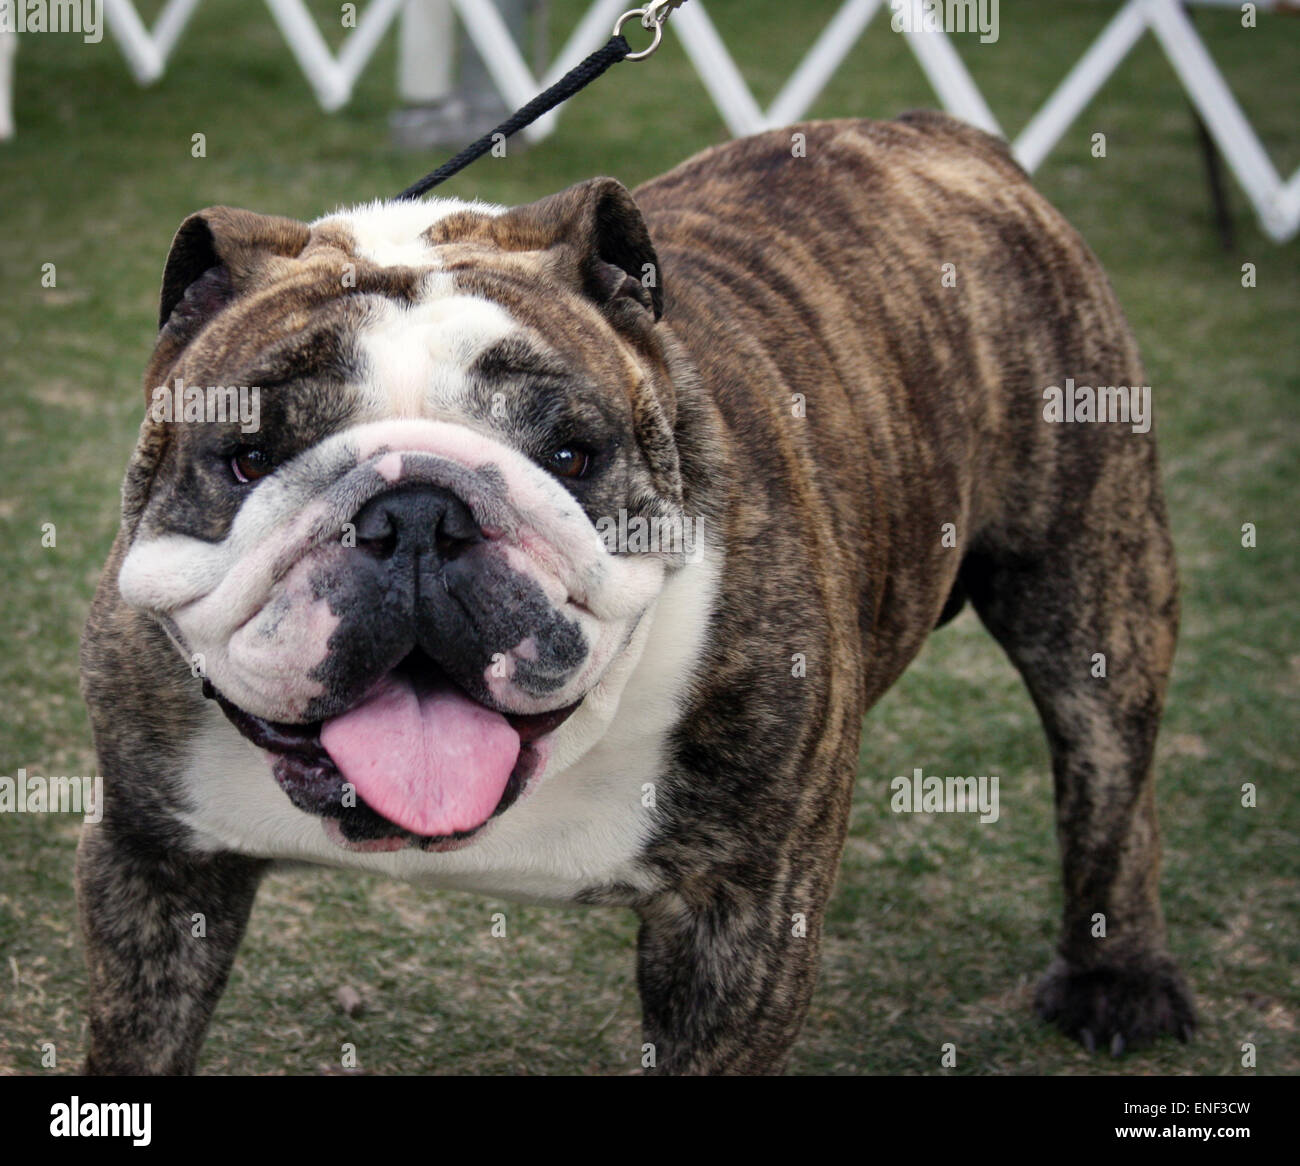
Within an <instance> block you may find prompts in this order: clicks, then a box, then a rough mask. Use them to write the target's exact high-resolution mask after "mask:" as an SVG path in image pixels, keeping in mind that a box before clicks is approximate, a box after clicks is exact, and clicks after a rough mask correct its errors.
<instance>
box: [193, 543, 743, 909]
mask: <svg viewBox="0 0 1300 1166" xmlns="http://www.w3.org/2000/svg"><path fill="white" fill-rule="evenodd" d="M719 555H720V552H719V551H716V550H715V549H714V548H711V547H710V548H709V549H708V550H707V551H706V553H705V554H704V555H703V557H702V558H701V560H700V561H699V562H697V563H692V564H688V565H687V566H686V567H684V568H682V570H681V571H679V572H678V573H677V574H676V575H675V576H674V577H673V578H672V579H670V580H669V582H668V583H667V585H666V586H665V587H664V590H663V593H662V595H661V596H660V599H659V601H658V603H657V604H656V606H655V608H654V609H653V611H652V612H650V613H648V614H647V615H646V617H645V619H643V620H642V622H641V625H640V627H638V629H637V631H636V634H635V635H634V636H633V638H632V642H631V644H630V645H629V647H628V650H627V652H626V653H625V654H624V656H623V657H621V658H620V659H619V660H617V661H616V662H615V663H614V665H613V666H612V667H611V668H610V670H609V672H608V673H607V675H606V676H605V678H604V679H603V680H602V681H601V683H600V684H599V685H598V686H597V687H596V689H594V690H593V691H592V692H591V693H590V694H589V695H588V697H587V699H586V700H585V701H584V703H583V706H582V708H580V709H579V710H578V712H576V713H575V714H574V715H573V716H572V717H571V718H570V719H569V720H568V721H567V722H565V724H564V725H562V726H561V727H560V729H559V730H558V731H557V732H556V734H555V748H554V751H553V753H552V756H551V760H550V762H549V764H548V767H547V770H546V773H545V774H544V775H543V776H542V778H541V781H540V782H539V784H538V785H537V787H536V788H535V789H534V790H532V791H531V792H530V793H529V794H527V795H526V796H525V797H524V798H522V799H521V800H520V801H519V802H517V803H516V804H515V805H514V806H512V807H511V808H510V809H509V810H507V811H506V812H505V813H504V814H502V815H501V816H500V817H499V818H496V819H494V820H493V821H492V822H490V823H489V824H488V826H486V827H485V828H484V830H483V832H482V834H481V835H480V836H479V837H478V838H476V839H475V840H474V841H473V842H472V843H471V844H470V845H468V846H466V847H464V848H462V849H460V850H455V851H449V852H446V853H442V854H426V853H423V852H422V851H418V850H399V851H392V852H381V853H367V852H356V851H348V850H344V849H342V848H340V847H339V846H337V845H335V844H334V843H333V842H331V841H330V840H329V839H328V838H327V837H326V836H325V832H324V827H323V824H322V820H321V819H320V818H317V817H315V816H313V815H311V814H306V813H303V812H302V811H301V810H298V809H296V808H295V807H294V806H293V804H292V803H291V802H290V801H289V799H288V797H287V796H286V795H285V794H284V793H283V791H282V790H281V789H280V787H279V786H278V785H277V784H276V782H275V779H274V777H272V775H271V772H270V768H269V766H268V765H267V763H266V761H265V759H264V755H263V753H262V751H261V750H260V749H258V748H257V747H256V746H254V745H252V744H250V743H249V742H248V741H246V740H244V738H242V737H241V736H240V735H239V734H238V733H237V732H236V731H235V729H234V727H233V726H232V725H230V723H229V722H228V721H226V719H225V718H224V717H223V716H222V715H221V713H220V712H219V711H218V710H217V709H216V707H215V706H212V705H210V706H209V711H208V713H207V719H206V723H205V724H204V727H203V728H202V730H201V731H200V732H199V733H198V735H197V736H196V737H195V739H194V741H193V745H192V748H191V753H190V761H189V765H188V767H187V769H186V771H185V773H184V775H183V778H184V783H185V788H186V791H187V793H188V795H189V797H190V799H191V800H192V804H193V806H194V809H193V811H192V812H191V813H189V814H187V815H185V817H184V820H185V822H186V823H187V824H188V825H189V826H191V827H192V828H193V829H194V830H195V831H196V832H197V834H198V837H199V842H200V844H201V845H204V846H206V847H208V848H210V849H212V850H221V849H226V850H233V851H236V852H238V853H241V854H249V855H256V856H259V857H265V858H273V859H282V860H298V861H306V862H315V863H323V864H325V865H328V866H336V867H343V868H348V869H354V870H369V871H375V872H377V873H383V874H387V875H390V876H392V877H395V878H400V879H404V880H406V881H408V882H414V883H419V884H422V885H427V886H433V887H440V888H446V889H450V890H467V891H476V892H479V893H482V894H489V895H496V896H500V897H503V898H508V899H516V900H520V901H525V902H542V903H565V902H571V901H572V900H573V899H574V897H575V896H576V895H577V894H578V893H579V892H581V891H583V890H586V889H589V888H595V887H600V886H603V885H606V884H609V883H626V884H629V885H631V886H634V887H637V888H638V889H641V890H650V889H653V884H652V874H651V872H650V871H649V870H648V869H647V868H645V867H644V866H642V865H641V864H640V862H639V856H640V854H641V851H642V848H643V846H644V844H645V841H646V838H647V835H648V832H649V828H650V825H651V821H652V817H651V815H652V811H651V810H649V809H647V808H646V804H645V803H646V802H647V801H648V800H649V798H648V797H647V790H648V789H650V790H653V791H654V793H655V796H660V797H661V796H663V792H664V791H663V790H662V789H655V787H656V783H658V782H659V781H660V779H661V778H662V775H663V765H664V761H665V759H666V757H667V753H668V745H669V736H670V734H671V732H672V730H673V728H674V727H675V726H676V724H677V722H678V721H679V719H680V717H681V714H682V710H683V707H684V703H685V698H686V694H687V692H688V690H689V686H690V683H691V678H692V676H693V675H694V673H695V670H696V668H697V667H698V665H699V660H700V654H701V652H702V650H703V648H704V645H705V643H706V641H707V638H708V628H709V617H710V614H711V612H712V610H713V605H714V602H715V598H716V594H717V580H718V576H719V572H720V567H721V564H720V563H719V561H718V556H719Z"/></svg>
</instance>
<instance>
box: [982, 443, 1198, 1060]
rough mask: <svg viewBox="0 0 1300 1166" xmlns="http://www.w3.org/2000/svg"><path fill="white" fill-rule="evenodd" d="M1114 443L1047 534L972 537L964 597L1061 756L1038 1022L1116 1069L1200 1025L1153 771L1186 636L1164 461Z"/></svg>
mask: <svg viewBox="0 0 1300 1166" xmlns="http://www.w3.org/2000/svg"><path fill="white" fill-rule="evenodd" d="M1116 440H1117V441H1119V442H1132V443H1134V444H1133V445H1130V446H1128V447H1126V448H1123V452H1115V451H1118V450H1119V449H1120V448H1122V447H1118V446H1116V445H1110V447H1109V448H1110V450H1111V451H1113V452H1112V453H1111V454H1110V456H1109V458H1108V459H1107V458H1100V459H1099V460H1100V461H1101V463H1102V464H1101V468H1100V470H1099V472H1097V473H1096V475H1095V478H1094V479H1093V480H1092V481H1091V482H1082V481H1080V482H1077V483H1076V484H1075V485H1076V488H1075V489H1071V490H1068V491H1064V492H1063V494H1062V497H1063V499H1064V500H1063V501H1060V502H1058V503H1057V513H1056V515H1055V517H1054V519H1053V521H1052V522H1051V523H1050V528H1049V529H1040V530H1039V531H1038V532H1037V533H1036V536H1035V537H1034V538H1033V539H1031V540H1026V539H1024V538H1023V537H1016V536H1014V535H1011V534H1010V533H1009V528H1008V529H1004V530H1002V531H1000V532H999V531H994V532H985V533H984V534H982V535H980V536H978V537H977V538H976V539H975V540H974V542H973V544H972V549H971V551H970V553H969V554H968V556H967V558H966V560H965V562H964V564H963V567H962V572H961V583H962V586H963V587H964V588H965V590H966V592H967V593H968V595H969V596H970V598H971V601H972V604H973V605H974V607H975V609H976V611H977V612H978V613H979V615H980V618H981V619H982V620H983V621H984V623H985V625H986V626H987V627H988V629H989V630H990V631H991V632H992V633H993V635H994V636H995V637H996V638H997V640H998V641H999V643H1001V645H1002V647H1003V648H1004V649H1005V650H1006V652H1007V654H1008V656H1010V658H1011V661H1012V663H1014V664H1015V666H1016V667H1017V668H1018V669H1019V671H1020V673H1021V675H1022V676H1023V677H1024V679H1025V682H1026V684H1027V685H1028V687H1029V691H1030V694H1031V695H1032V697H1033V700H1034V703H1035V705H1036V706H1037V708H1038V712H1039V714H1040V716H1041V717H1042V721H1043V726H1044V729H1045V730H1046V733H1047V739H1048V743H1049V745H1050V748H1051V754H1052V773H1053V778H1054V785H1055V793H1056V823H1057V834H1058V839H1059V842H1060V847H1061V856H1062V862H1063V866H1064V884H1065V886H1064V890H1065V911H1064V916H1065V918H1064V931H1063V934H1062V937H1061V942H1060V947H1059V951H1058V955H1057V958H1056V959H1055V960H1054V962H1053V963H1052V966H1051V968H1050V969H1049V970H1048V972H1047V975H1046V977H1045V979H1044V980H1043V981H1042V983H1041V984H1040V986H1039V989H1038V994H1037V998H1036V1004H1037V1008H1038V1011H1039V1013H1040V1014H1041V1015H1042V1016H1043V1017H1044V1018H1046V1019H1049V1020H1051V1021H1053V1022H1055V1023H1056V1024H1057V1025H1058V1026H1060V1028H1061V1029H1063V1030H1064V1031H1065V1032H1066V1033H1068V1034H1069V1035H1071V1036H1073V1037H1076V1038H1078V1039H1079V1040H1081V1041H1082V1042H1083V1043H1084V1045H1086V1046H1088V1047H1089V1048H1092V1047H1094V1046H1095V1045H1096V1044H1105V1045H1107V1046H1108V1047H1109V1048H1110V1049H1111V1051H1112V1052H1114V1053H1115V1054H1116V1055H1118V1054H1119V1052H1121V1051H1122V1050H1123V1049H1124V1048H1125V1047H1126V1046H1129V1045H1134V1044H1138V1043H1142V1042H1144V1041H1146V1040H1148V1039H1150V1038H1151V1037H1154V1036H1156V1035H1157V1034H1159V1033H1162V1032H1173V1033H1175V1034H1177V1035H1179V1036H1180V1037H1183V1038H1184V1039H1185V1038H1186V1037H1187V1035H1188V1034H1189V1033H1190V1031H1191V1029H1192V1027H1193V1025H1194V1023H1195V1013H1194V1009H1193V1005H1192V1000H1191V996H1190V994H1189V992H1188V990H1187V987H1186V986H1185V984H1184V982H1183V980H1182V977H1181V975H1180V974H1179V972H1178V969H1177V967H1176V966H1175V964H1174V962H1173V960H1172V959H1171V957H1170V956H1169V955H1168V953H1167V950H1166V947H1165V934H1164V922H1163V919H1162V916H1161V911H1160V903H1159V898H1158V888H1157V884H1158V879H1159V868H1160V844H1159V833H1158V829H1157V825H1156V810H1155V796H1154V792H1155V791H1154V778H1153V773H1152V757H1153V754H1154V751H1155V742H1156V732H1157V729H1158V727H1159V722H1160V714H1161V709H1162V706H1163V703H1164V696H1165V689H1166V685H1167V681H1168V677H1169V671H1170V667H1171V664H1172V661H1173V655H1174V641H1175V637H1176V634H1177V628H1178V590H1177V579H1176V572H1175V565H1174V556H1173V546H1172V542H1171V540H1170V536H1169V532H1168V528H1167V524H1166V520H1165V510H1164V503H1163V499H1162V496H1161V492H1160V486H1159V481H1158V476H1157V472H1156V466H1155V453H1154V447H1153V446H1152V445H1151V444H1150V443H1149V442H1146V441H1144V440H1143V439H1142V438H1141V437H1139V436H1138V435H1132V434H1123V435H1119V434H1116V435H1114V437H1110V436H1109V435H1108V436H1107V437H1106V438H1104V439H1102V440H1101V442H1099V444H1100V445H1102V446H1103V447H1104V446H1105V444H1106V443H1107V442H1112V441H1116ZM1139 443H1140V444H1139ZM1020 533H1021V535H1023V532H1020ZM999 543H1001V545H999ZM1012 543H1014V544H1016V549H1015V551H1014V552H1012V551H1008V550H1007V549H1006V548H1007V545H1008V544H1012Z"/></svg>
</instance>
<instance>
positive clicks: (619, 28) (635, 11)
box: [614, 8, 664, 61]
mask: <svg viewBox="0 0 1300 1166" xmlns="http://www.w3.org/2000/svg"><path fill="white" fill-rule="evenodd" d="M649 11H650V9H649V8H631V9H629V10H628V11H627V12H625V13H623V15H622V16H620V17H619V18H618V23H617V24H615V25H614V35H615V36H621V35H622V32H623V25H625V24H626V23H627V22H628V21H629V20H631V19H632V17H634V16H639V17H641V18H642V20H641V23H642V25H644V24H645V17H646V14H647V13H648V12H649ZM654 30H655V38H654V40H652V41H651V42H650V47H649V48H648V49H642V50H641V51H640V52H639V53H628V55H627V56H626V57H625V58H624V60H627V61H644V60H645V59H646V57H648V56H649V55H650V54H651V53H653V52H654V51H655V49H657V48H658V47H659V42H660V41H661V40H663V39H664V26H663V24H662V23H661V22H659V21H655V24H654Z"/></svg>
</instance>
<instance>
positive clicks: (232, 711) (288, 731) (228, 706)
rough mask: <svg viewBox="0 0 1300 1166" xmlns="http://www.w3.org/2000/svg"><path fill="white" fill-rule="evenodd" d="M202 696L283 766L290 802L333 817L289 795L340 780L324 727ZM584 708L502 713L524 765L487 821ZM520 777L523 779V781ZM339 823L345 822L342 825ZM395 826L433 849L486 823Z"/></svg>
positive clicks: (215, 695) (211, 690) (279, 773)
mask: <svg viewBox="0 0 1300 1166" xmlns="http://www.w3.org/2000/svg"><path fill="white" fill-rule="evenodd" d="M203 695H204V696H205V697H207V698H208V699H209V700H215V701H216V702H217V705H218V707H219V708H220V709H221V711H222V712H223V713H224V714H225V716H226V719H227V720H229V721H230V722H231V723H232V724H233V725H234V726H235V728H236V729H238V730H239V732H240V734H241V735H242V736H243V737H245V738H246V739H247V740H249V741H251V742H252V743H253V744H255V745H257V746H259V747H261V748H262V749H265V750H266V751H267V752H268V753H271V754H273V755H275V756H277V757H278V758H280V760H278V761H276V762H275V764H274V765H273V772H274V774H275V778H276V780H277V782H279V784H280V785H281V787H282V788H283V789H284V791H285V793H287V794H289V795H290V799H291V800H292V801H294V804H295V805H298V806H299V808H300V809H304V810H307V811H308V812H314V813H318V814H321V816H322V817H327V818H328V817H329V815H328V814H324V813H322V812H321V811H320V810H319V809H317V808H314V807H313V808H312V809H308V807H307V806H306V805H303V804H300V802H299V800H298V798H296V797H295V796H294V793H293V792H292V791H291V789H290V783H292V782H293V781H294V780H295V779H297V780H301V776H302V774H304V773H307V774H311V773H312V772H313V771H315V772H316V775H317V776H318V777H324V776H325V775H333V776H334V777H336V778H337V777H338V776H339V775H338V769H337V767H336V766H335V764H334V761H333V759H332V758H331V757H330V755H329V753H328V752H327V751H326V749H325V747H324V746H323V745H322V744H321V740H320V734H321V727H322V725H323V723H324V722H322V721H314V722H311V723H308V724H301V725H291V724H282V723H279V722H275V721H268V720H265V719H264V718H262V717H257V716H254V715H253V714H251V713H248V712H245V711H244V710H243V709H241V708H240V707H239V706H238V705H236V704H233V703H232V702H231V701H229V700H227V699H226V698H225V697H224V696H222V694H221V693H220V692H219V691H217V689H216V687H215V686H214V685H213V684H212V683H211V682H210V681H208V680H206V679H205V680H204V681H203ZM580 704H582V700H581V699H579V700H577V701H574V703H573V704H571V705H567V706H566V707H564V708H561V709H553V710H551V711H550V712H545V713H532V714H513V713H502V716H504V717H505V719H506V721H507V723H509V725H510V727H511V728H513V729H514V731H515V732H516V733H518V734H519V743H520V760H519V764H518V766H517V767H516V772H515V773H514V774H512V775H511V779H510V782H509V783H508V784H507V786H506V790H505V792H504V793H503V794H502V796H501V801H500V802H499V803H498V805H497V806H496V808H495V809H494V810H493V811H492V813H491V815H490V816H489V818H488V820H489V821H490V820H491V819H492V818H495V817H497V816H498V815H499V814H501V813H503V812H504V811H505V810H507V809H509V808H510V806H512V805H513V804H514V802H515V801H516V800H517V799H518V797H519V794H520V793H521V792H522V788H523V785H524V784H525V782H526V780H527V778H528V777H530V776H531V772H532V770H533V768H534V766H535V765H536V764H537V760H538V755H537V751H536V749H535V748H534V745H535V743H536V742H537V741H538V740H540V739H541V738H542V737H544V736H546V735H547V734H548V733H551V732H553V731H554V730H555V729H557V728H559V726H560V725H561V724H563V723H564V722H565V721H566V720H568V719H569V717H570V716H571V715H572V714H573V713H574V712H575V711H576V710H577V708H578V706H579V705H580ZM521 775H522V776H521ZM357 805H358V807H359V808H361V809H362V810H363V811H364V812H365V813H368V814H370V815H372V816H373V819H377V820H378V821H380V822H385V823H389V819H387V818H385V817H383V815H381V814H378V813H377V812H376V811H375V810H373V809H372V808H371V807H369V806H366V805H364V803H361V802H360V801H358V803H357ZM338 820H339V821H340V822H341V821H342V819H341V818H340V819H338ZM389 824H390V825H392V829H393V834H392V835H390V837H402V836H404V837H406V838H408V839H410V840H411V842H412V843H418V844H421V845H427V844H430V843H440V842H444V841H452V840H461V839H465V838H469V837H471V836H472V835H474V834H475V833H477V832H478V830H481V829H482V827H483V825H486V822H484V823H482V824H481V825H479V826H476V827H475V828H474V829H473V830H469V831H465V832H464V833H462V834H455V835H446V836H444V835H417V834H411V833H410V832H409V831H407V830H404V829H403V828H402V827H400V826H397V825H396V824H395V823H389Z"/></svg>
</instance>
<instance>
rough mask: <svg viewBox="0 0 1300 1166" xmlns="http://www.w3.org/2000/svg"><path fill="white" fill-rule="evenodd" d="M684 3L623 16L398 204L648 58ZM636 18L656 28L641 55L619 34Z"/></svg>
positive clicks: (665, 0) (670, 0)
mask: <svg viewBox="0 0 1300 1166" xmlns="http://www.w3.org/2000/svg"><path fill="white" fill-rule="evenodd" d="M682 2H683V0H651V3H649V4H647V5H646V6H645V7H644V8H637V9H633V10H632V11H631V12H625V13H623V15H622V16H620V17H619V19H618V23H617V24H616V25H615V26H614V35H613V36H611V37H610V38H609V40H608V41H606V42H605V44H604V46H603V47H602V48H599V49H597V50H596V51H595V52H594V53H592V54H591V56H589V57H587V58H586V60H584V61H581V62H579V63H578V64H577V65H575V66H574V67H573V68H572V69H570V70H569V71H568V72H567V73H565V74H564V76H563V77H561V78H560V79H559V80H558V81H557V82H556V83H555V84H554V85H552V86H551V87H550V88H549V89H545V90H543V91H542V92H541V93H539V94H538V95H537V96H536V97H534V98H533V99H532V101H530V102H529V103H528V104H527V105H525V106H524V107H523V108H521V109H518V110H516V111H515V112H514V113H512V114H511V115H510V116H509V117H508V118H506V120H505V121H503V122H502V123H501V124H500V125H499V126H497V127H496V129H494V130H490V131H489V132H488V133H486V134H484V135H483V136H482V137H481V138H479V139H478V140H477V141H476V142H471V143H470V144H469V145H468V146H466V147H465V148H464V149H463V150H461V152H460V153H459V154H457V155H456V156H455V157H454V158H449V159H448V160H447V161H446V162H444V163H443V164H442V165H441V166H439V167H438V169H437V170H434V171H432V172H431V173H429V174H426V175H425V176H424V177H423V178H421V179H420V180H419V181H418V182H415V183H412V184H411V185H410V186H408V187H407V188H406V189H405V190H404V191H402V193H401V194H399V195H398V196H397V198H396V200H395V201H397V202H409V201H411V200H413V199H417V198H420V197H421V196H422V195H425V194H428V192H429V191H431V190H432V189H433V188H434V187H435V186H437V185H438V184H439V183H442V182H446V181H447V179H448V178H450V177H451V176H452V175H453V174H459V173H460V172H461V171H462V170H464V169H465V167H466V166H468V165H469V164H470V163H471V162H474V161H476V160H477V159H479V158H481V157H483V155H484V154H486V153H487V152H488V151H489V150H491V149H492V147H493V145H494V144H495V143H496V141H497V137H498V135H500V136H501V137H505V138H508V137H510V136H511V135H512V134H516V133H518V132H519V131H520V130H521V129H523V128H524V127H525V126H529V125H532V123H533V122H535V121H536V120H537V119H538V118H539V117H541V116H542V114H544V113H549V112H550V111H551V110H552V109H554V108H555V107H556V106H557V105H559V104H560V103H561V102H563V101H568V99H569V98H570V97H572V96H573V95H574V94H575V93H577V92H578V91H579V90H581V89H585V88H586V87H587V86H588V85H590V84H591V83H592V82H593V81H594V80H595V79H596V78H597V77H599V76H600V75H601V74H602V73H603V72H605V70H606V69H608V68H609V67H610V66H611V65H617V64H618V63H619V61H623V60H627V59H629V58H630V59H631V60H634V61H639V60H642V59H643V58H645V57H648V56H649V55H650V54H651V53H652V52H654V51H655V49H657V48H658V47H659V41H660V38H661V37H662V36H663V24H664V21H665V20H667V19H668V16H669V14H670V13H671V12H672V10H673V9H674V8H676V7H677V6H678V5H679V4H681V3H682ZM633 16H639V17H641V24H642V26H643V27H645V28H647V29H650V28H653V29H654V43H653V44H651V46H650V47H649V48H648V49H644V50H642V51H641V52H639V53H634V52H633V51H632V46H631V45H629V44H628V43H627V40H626V39H625V38H624V37H623V36H622V34H621V33H620V32H619V30H620V29H621V28H622V27H623V23H624V22H625V21H626V20H628V19H629V18H630V17H633Z"/></svg>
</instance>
